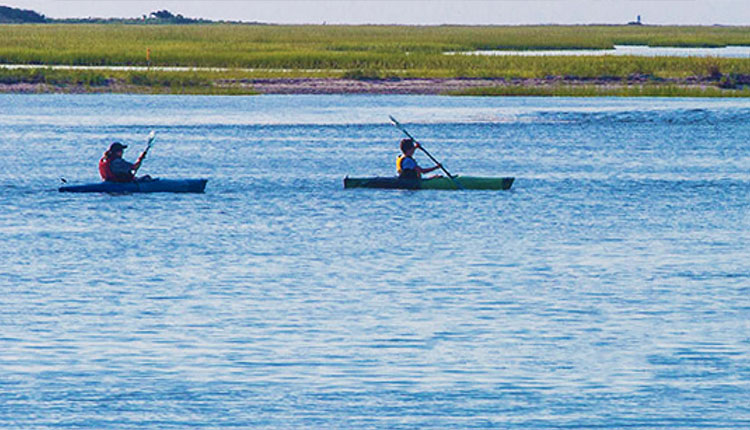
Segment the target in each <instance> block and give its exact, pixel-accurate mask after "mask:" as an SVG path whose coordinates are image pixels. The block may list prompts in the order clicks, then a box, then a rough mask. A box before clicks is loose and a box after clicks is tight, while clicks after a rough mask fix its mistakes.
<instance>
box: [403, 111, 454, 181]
mask: <svg viewBox="0 0 750 430" xmlns="http://www.w3.org/2000/svg"><path fill="white" fill-rule="evenodd" d="M389 118H390V119H391V122H393V125H395V126H396V128H398V129H399V130H401V132H403V133H404V134H405V135H406V136H407V137H408V138H409V139H411V140H413V141H414V143H416V144H417V147H418V148H419V149H421V150H422V152H424V153H425V155H426V156H428V157H429V158H430V160H432V162H433V163H435V164H437V165H438V166H440V169H441V170H442V171H443V172H445V174H446V175H447V176H448V177H449V178H450V179H451V180H452V181H453V183H454V184H456V187H458V188H460V189H463V187H462V186H461V184H460V183H459V182H458V181H457V180H456V177H455V176H453V175H451V174H450V172H449V171H448V170H447V169H446V168H445V167H443V165H442V164H440V162H439V161H437V160H436V159H435V157H433V156H432V154H430V153H429V152H427V150H426V149H424V148H423V147H422V144H421V143H419V142H418V141H417V139H415V138H414V136H412V135H411V133H409V132H408V131H406V129H405V128H404V126H403V125H401V123H400V122H398V121H396V118H394V117H392V116H389Z"/></svg>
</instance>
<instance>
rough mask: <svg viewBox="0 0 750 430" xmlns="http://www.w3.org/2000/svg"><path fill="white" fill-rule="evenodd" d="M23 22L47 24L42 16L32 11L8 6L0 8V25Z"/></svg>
mask: <svg viewBox="0 0 750 430" xmlns="http://www.w3.org/2000/svg"><path fill="white" fill-rule="evenodd" d="M25 22H37V23H38V22H47V18H45V17H44V15H40V14H38V13H36V12H34V11H33V10H24V9H16V8H12V7H8V6H0V23H1V24H20V23H25Z"/></svg>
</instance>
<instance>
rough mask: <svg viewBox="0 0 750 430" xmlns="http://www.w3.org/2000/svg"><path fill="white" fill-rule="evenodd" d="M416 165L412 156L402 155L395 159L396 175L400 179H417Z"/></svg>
mask: <svg viewBox="0 0 750 430" xmlns="http://www.w3.org/2000/svg"><path fill="white" fill-rule="evenodd" d="M417 167H418V165H417V162H416V161H414V159H413V158H412V157H407V156H405V155H402V156H400V157H398V159H397V160H396V168H397V169H398V177H399V178H401V179H419V173H418V172H417Z"/></svg>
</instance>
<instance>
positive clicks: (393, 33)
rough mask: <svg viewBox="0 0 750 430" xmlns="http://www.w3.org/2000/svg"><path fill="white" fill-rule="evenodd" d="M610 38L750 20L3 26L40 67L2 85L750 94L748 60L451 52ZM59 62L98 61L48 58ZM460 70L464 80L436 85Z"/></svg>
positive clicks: (12, 52)
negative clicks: (314, 85) (423, 84)
mask: <svg viewBox="0 0 750 430" xmlns="http://www.w3.org/2000/svg"><path fill="white" fill-rule="evenodd" d="M615 45H649V46H680V47H721V46H728V45H750V27H661V26H482V27H473V26H426V27H422V26H323V25H318V26H313V25H301V26H288V25H248V24H192V25H146V24H144V25H135V24H65V23H54V24H22V25H15V24H6V25H0V63H3V64H6V65H8V64H25V65H36V66H39V67H38V68H33V69H8V68H0V86H1V87H0V88H3V89H4V90H5V91H25V90H28V91H70V92H74V91H94V92H95V91H102V92H106V91H116V92H154V93H165V92H166V93H174V92H178V93H205V94H252V93H257V92H269V90H268V88H269V87H268V85H266V84H268V82H271V80H277V82H278V80H294V82H295V83H296V85H297V86H294V85H293V86H292V89H289V88H288V87H287V91H291V92H294V91H295V90H294V88H297V87H303V86H304V80H305V79H308V80H310V79H314V80H316V81H315V82H326V80H329V81H332V80H353V81H362V82H368V83H369V84H370V85H369V86H366V88H365V89H362V90H361V91H362V92H368V91H372V88H373V87H377V85H376V84H377V82H381V81H382V82H385V83H388V82H393V81H402V85H401V87H403V88H408V87H409V85H408V82H409V80H420V79H421V80H424V79H430V80H432V82H433V84H434V85H433V91H432V93H450V94H483V95H599V94H601V95H665V96H667V95H704V96H745V95H746V94H747V93H748V90H746V89H745V88H746V86H747V85H748V84H750V59H746V58H714V57H711V58H699V57H687V58H686V57H635V56H544V57H527V56H481V55H461V54H452V53H456V52H468V51H477V50H506V49H512V50H538V49H608V48H612V47H614V46H615ZM60 65H68V66H86V67H91V66H96V67H100V68H96V69H83V70H81V69H59V68H51V67H57V66H60ZM108 67H126V69H112V68H108ZM129 67H140V68H143V69H138V70H133V69H127V68H129ZM174 67H177V68H184V69H169V68H174ZM165 68H166V69H165ZM456 79H459V80H464V81H465V83H466V85H464V86H465V88H460V87H461V85H456V86H447V87H446V86H444V85H442V84H441V82H444V81H447V80H451V82H456ZM318 87H319V86H318ZM397 87H398V86H396V85H390V86H384V87H382V88H385V89H383V91H384V92H388V91H393V92H399V90H398V89H397ZM367 88H370V90H368V89H367ZM387 88H396V89H393V90H388V89H387ZM322 91H323V92H325V89H323V90H322ZM358 91H360V90H352V91H351V92H358ZM374 91H377V90H374ZM403 91H404V92H409V91H408V90H403ZM271 92H273V91H271ZM344 92H347V91H344ZM427 92H429V91H427Z"/></svg>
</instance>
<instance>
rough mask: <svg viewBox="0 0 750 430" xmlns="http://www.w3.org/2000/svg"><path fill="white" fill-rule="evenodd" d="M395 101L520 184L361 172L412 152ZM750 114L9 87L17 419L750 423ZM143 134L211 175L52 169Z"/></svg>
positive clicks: (167, 164)
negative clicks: (404, 142) (359, 179)
mask: <svg viewBox="0 0 750 430" xmlns="http://www.w3.org/2000/svg"><path fill="white" fill-rule="evenodd" d="M389 114H392V115H394V116H395V117H396V118H398V119H400V120H401V121H402V122H403V123H404V124H405V125H406V126H407V127H408V129H409V130H410V131H412V133H413V134H414V135H416V136H417V137H418V138H421V140H422V141H423V143H424V144H425V147H427V148H428V149H429V150H430V151H431V152H432V153H433V154H434V155H435V156H436V157H437V158H439V159H440V160H442V161H444V164H445V166H446V167H447V168H448V169H449V170H451V171H453V172H457V173H463V174H472V175H484V176H501V175H513V176H516V178H517V181H516V183H515V184H514V189H513V190H512V191H510V192H485V191H475V192H470V191H467V192H446V191H442V192H441V191H420V192H409V191H388V190H344V189H343V187H342V179H343V177H344V176H346V175H347V174H348V175H352V176H355V175H356V176H365V175H376V174H378V175H387V174H391V172H392V171H393V170H394V164H395V161H394V160H395V156H396V155H397V141H398V139H400V138H401V136H400V135H399V132H398V130H396V129H395V128H393V127H392V126H390V125H389V124H388V123H387V116H388V115H389ZM749 117H750V101H743V100H740V101H734V100H731V101H730V100H695V99H670V100H664V99H606V98H599V99H566V98H544V99H530V98H445V97H432V96H430V97H416V96H408V97H402V96H261V97H228V98H224V97H178V96H119V95H93V96H63V95H0V241H1V243H2V245H0V329H1V330H0V428H18V429H21V428H34V429H52V428H66V429H70V428H110V429H184V428H193V427H200V428H261V429H262V428H267V429H280V428H284V429H287V428H300V429H302V428H334V429H335V428H340V429H352V428H373V429H417V428H419V429H422V428H431V429H432V428H435V429H437V428H455V429H466V428H487V429H490V428H492V429H495V428H509V429H515V428H519V429H521V428H522V429H549V428H644V429H649V428H654V429H656V428H659V429H664V428H669V429H675V428H677V429H693V428H747V427H749V426H750V297H749V295H750V266H749V265H748V261H749V260H750V259H749V258H748V257H750V252H748V245H749V244H750V215H748V208H749V207H750V204H749V202H750V147H749V146H748V142H750V127H748V126H747V120H748V118H749ZM151 129H154V130H156V131H157V133H158V135H157V140H156V143H155V146H154V148H153V149H152V152H151V153H150V155H149V158H148V159H147V160H146V162H145V164H144V166H143V168H142V173H149V174H152V175H154V176H162V177H170V178H178V177H207V178H209V179H210V180H209V183H208V187H207V192H206V193H205V194H202V195H169V194H153V195H119V196H113V195H99V194H91V195H67V194H60V193H58V192H57V191H56V187H57V186H58V184H59V178H60V177H65V178H67V179H68V181H69V182H75V183H82V182H89V181H95V180H97V169H96V162H97V160H98V158H99V157H100V155H101V153H102V152H103V151H104V149H106V147H107V145H108V144H109V143H110V142H111V141H112V140H113V139H119V140H122V141H123V142H125V143H128V144H130V145H131V147H130V148H129V149H128V152H126V158H130V159H131V160H132V159H134V158H135V157H136V156H137V153H138V152H139V151H140V149H141V148H142V147H143V145H144V143H145V138H146V135H147V133H148V132H149V130H151ZM418 160H419V161H421V162H422V163H423V164H425V165H428V164H429V163H428V162H427V160H426V159H425V158H424V157H422V158H419V156H418Z"/></svg>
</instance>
